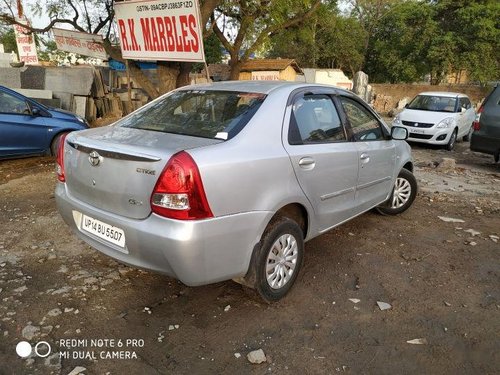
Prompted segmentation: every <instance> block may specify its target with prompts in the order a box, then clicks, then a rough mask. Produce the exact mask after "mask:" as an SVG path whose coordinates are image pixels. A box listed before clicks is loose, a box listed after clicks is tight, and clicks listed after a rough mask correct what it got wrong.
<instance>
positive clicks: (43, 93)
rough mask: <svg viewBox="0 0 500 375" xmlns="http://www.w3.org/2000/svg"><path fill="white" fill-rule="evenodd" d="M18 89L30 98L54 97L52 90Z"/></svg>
mask: <svg viewBox="0 0 500 375" xmlns="http://www.w3.org/2000/svg"><path fill="white" fill-rule="evenodd" d="M16 91H17V92H18V93H20V94H23V95H24V96H27V97H28V98H33V99H52V91H50V90H33V89H16Z"/></svg>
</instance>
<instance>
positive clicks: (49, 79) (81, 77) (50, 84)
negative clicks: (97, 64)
mask: <svg viewBox="0 0 500 375" xmlns="http://www.w3.org/2000/svg"><path fill="white" fill-rule="evenodd" d="M93 81H94V68H92V67H55V68H49V67H48V68H47V69H46V71H45V89H46V90H52V91H59V92H68V91H70V92H71V93H73V94H74V95H82V96H86V95H90V92H91V89H92V82H93Z"/></svg>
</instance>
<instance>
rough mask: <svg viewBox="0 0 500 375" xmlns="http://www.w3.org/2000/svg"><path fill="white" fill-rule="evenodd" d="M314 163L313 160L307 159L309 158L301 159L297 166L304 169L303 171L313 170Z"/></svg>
mask: <svg viewBox="0 0 500 375" xmlns="http://www.w3.org/2000/svg"><path fill="white" fill-rule="evenodd" d="M315 163H316V162H315V161H314V159H313V158H311V157H309V156H306V157H303V158H301V159H300V160H299V166H300V167H302V168H304V169H312V168H314V164H315Z"/></svg>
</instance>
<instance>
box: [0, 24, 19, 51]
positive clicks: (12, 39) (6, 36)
mask: <svg viewBox="0 0 500 375" xmlns="http://www.w3.org/2000/svg"><path fill="white" fill-rule="evenodd" d="M0 43H1V44H3V48H4V50H5V52H8V53H10V52H12V51H14V52H15V53H17V43H16V35H15V34H14V29H12V28H9V29H6V30H5V31H3V32H1V34H0Z"/></svg>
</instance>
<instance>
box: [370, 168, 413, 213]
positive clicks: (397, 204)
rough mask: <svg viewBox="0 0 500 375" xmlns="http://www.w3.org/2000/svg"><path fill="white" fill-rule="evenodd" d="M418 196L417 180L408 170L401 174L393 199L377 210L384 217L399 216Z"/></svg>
mask: <svg viewBox="0 0 500 375" xmlns="http://www.w3.org/2000/svg"><path fill="white" fill-rule="evenodd" d="M416 196H417V180H416V179H415V176H414V175H413V173H411V172H410V171H409V170H407V169H402V170H401V172H399V175H398V177H397V178H396V182H395V183H394V189H393V190H392V195H391V197H390V198H389V199H388V200H387V202H385V203H384V204H383V205H381V206H378V207H377V208H376V210H377V211H378V212H379V213H381V214H383V215H397V214H400V213H402V212H404V211H406V210H407V209H408V208H410V206H411V205H412V203H413V201H414V200H415V197H416Z"/></svg>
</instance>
